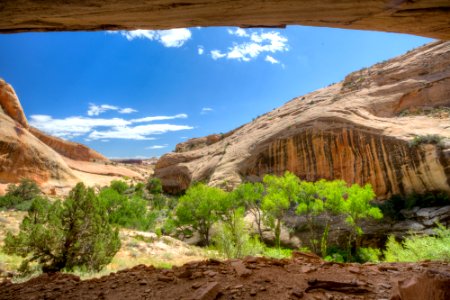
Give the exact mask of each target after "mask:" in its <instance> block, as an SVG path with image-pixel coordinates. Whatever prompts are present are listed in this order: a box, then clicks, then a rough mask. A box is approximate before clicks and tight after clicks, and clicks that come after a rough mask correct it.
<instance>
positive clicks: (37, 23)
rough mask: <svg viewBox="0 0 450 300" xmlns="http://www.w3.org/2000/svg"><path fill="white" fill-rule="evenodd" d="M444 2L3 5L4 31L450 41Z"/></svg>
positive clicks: (24, 0) (210, 0) (0, 22)
mask: <svg viewBox="0 0 450 300" xmlns="http://www.w3.org/2000/svg"><path fill="white" fill-rule="evenodd" d="M449 20H450V5H449V3H448V1H445V0H415V1H406V0H394V1H393V0H382V1H380V0H365V1H356V0H341V1H334V0H320V1H308V0H252V1H248V0H234V1H218V0H203V1H181V2H180V1H172V0H158V1H140V2H136V1H131V0H124V1H116V0H102V1H98V0H83V1H67V0H40V1H32V0H20V1H2V2H1V3H0V32H3V33H10V32H24V31H74V30H83V31H86V30H118V29H124V30H133V29H170V28H180V27H195V26H240V27H244V28H245V27H285V26H286V25H309V26H326V27H338V28H347V29H365V30H378V31H388V32H401V33H409V34H415V35H422V36H427V37H432V38H437V39H444V40H448V39H450V30H449V28H450V23H449Z"/></svg>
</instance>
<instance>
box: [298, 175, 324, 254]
mask: <svg viewBox="0 0 450 300" xmlns="http://www.w3.org/2000/svg"><path fill="white" fill-rule="evenodd" d="M297 203H298V205H297V208H296V210H295V213H296V214H297V215H303V216H305V219H306V224H307V226H308V229H309V232H310V235H311V239H310V244H311V248H312V251H313V252H315V253H317V252H318V250H319V238H318V236H317V231H318V228H317V224H316V223H317V220H316V217H317V216H318V215H319V214H321V213H322V212H323V211H324V201H323V200H322V199H321V198H320V197H319V194H318V191H317V185H316V184H314V182H307V181H302V182H300V189H299V193H298V197H297Z"/></svg>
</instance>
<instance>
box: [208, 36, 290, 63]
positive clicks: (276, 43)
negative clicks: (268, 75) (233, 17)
mask: <svg viewBox="0 0 450 300" xmlns="http://www.w3.org/2000/svg"><path fill="white" fill-rule="evenodd" d="M228 33H229V34H231V35H235V36H239V37H245V38H247V41H246V42H243V43H234V44H233V46H232V47H229V48H228V50H227V51H226V52H222V51H220V50H212V51H211V56H212V58H213V59H214V60H217V59H221V58H225V57H226V58H227V59H236V60H238V61H244V62H248V61H251V60H253V59H255V58H257V57H258V56H259V55H260V54H261V53H264V52H269V53H276V52H284V51H288V50H289V45H288V39H287V38H286V37H284V36H282V35H280V33H279V32H275V31H270V32H259V33H258V32H253V33H251V34H249V33H247V32H246V31H245V30H243V29H241V28H238V29H236V30H235V31H233V30H230V29H229V30H228ZM267 57H268V56H266V59H265V60H266V61H268V62H270V63H274V62H273V61H277V62H278V60H276V59H275V58H273V57H272V56H270V57H271V58H272V59H273V60H268V58H267Z"/></svg>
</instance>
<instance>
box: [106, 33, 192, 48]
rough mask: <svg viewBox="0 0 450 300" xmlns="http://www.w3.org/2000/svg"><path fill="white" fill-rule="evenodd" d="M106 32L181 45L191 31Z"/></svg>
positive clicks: (176, 46)
mask: <svg viewBox="0 0 450 300" xmlns="http://www.w3.org/2000/svg"><path fill="white" fill-rule="evenodd" d="M108 33H120V34H121V35H122V36H124V37H125V38H126V39H127V40H129V41H132V40H134V39H148V40H151V41H158V42H159V43H161V44H163V45H164V47H175V48H178V47H181V46H183V45H184V43H186V41H188V40H189V39H190V38H191V36H192V33H191V31H190V30H189V29H186V28H175V29H169V30H144V29H138V30H131V31H125V30H122V31H108Z"/></svg>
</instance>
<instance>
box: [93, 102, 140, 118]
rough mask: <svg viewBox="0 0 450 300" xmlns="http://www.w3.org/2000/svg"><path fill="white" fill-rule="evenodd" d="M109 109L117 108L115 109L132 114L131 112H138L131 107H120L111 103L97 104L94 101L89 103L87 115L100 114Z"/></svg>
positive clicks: (121, 112)
mask: <svg viewBox="0 0 450 300" xmlns="http://www.w3.org/2000/svg"><path fill="white" fill-rule="evenodd" d="M108 110H115V111H117V112H119V113H120V114H130V113H134V112H137V110H135V109H133V108H130V107H126V108H120V107H118V106H115V105H109V104H102V105H97V104H94V103H89V109H88V111H87V115H88V116H91V117H92V116H98V115H100V114H102V113H104V112H106V111H108Z"/></svg>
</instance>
